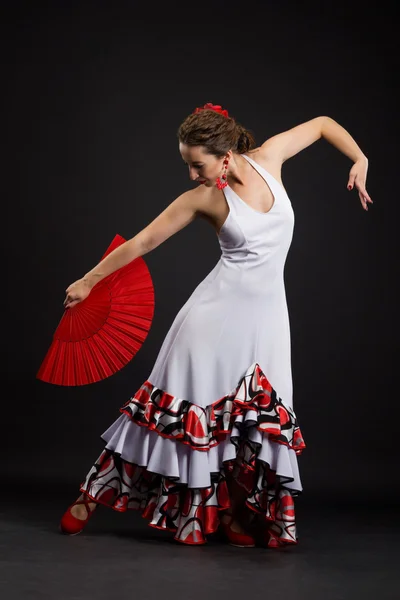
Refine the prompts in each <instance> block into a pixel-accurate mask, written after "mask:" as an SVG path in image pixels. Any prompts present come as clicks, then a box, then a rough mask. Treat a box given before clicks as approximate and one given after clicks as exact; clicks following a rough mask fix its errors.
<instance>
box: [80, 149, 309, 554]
mask: <svg viewBox="0 0 400 600" xmlns="http://www.w3.org/2000/svg"><path fill="white" fill-rule="evenodd" d="M242 156H244V158H245V159H246V160H247V161H248V162H249V163H250V164H251V165H252V166H253V168H254V169H256V170H257V171H258V173H259V174H260V175H261V176H262V177H263V178H264V180H265V182H266V183H267V185H268V186H269V187H270V190H271V192H272V194H273V196H274V203H273V205H272V208H271V209H270V210H269V211H268V212H266V213H262V212H259V211H256V210H255V209H253V208H251V207H250V206H249V205H248V204H247V203H246V202H244V201H243V200H242V199H241V198H240V197H239V196H238V195H237V194H236V193H235V192H234V191H233V189H232V188H230V186H229V185H228V186H227V187H225V188H224V190H223V191H224V194H225V198H226V202H227V204H228V205H229V209H230V211H229V214H228V217H227V219H226V221H225V223H224V224H223V226H222V228H221V230H220V233H219V243H220V247H221V257H220V259H219V261H218V262H217V264H216V265H215V267H214V268H213V269H212V270H211V272H210V273H209V274H208V275H207V276H206V278H205V279H204V280H203V281H202V282H201V283H200V284H199V285H198V286H197V287H196V289H195V290H194V292H193V293H192V294H191V296H190V297H189V299H188V300H187V302H186V303H185V304H184V306H183V307H182V308H181V309H180V311H179V312H178V314H177V315H176V317H175V319H174V321H173V323H172V325H171V328H170V329H169V331H168V333H167V335H166V337H165V340H164V342H163V344H162V346H161V348H160V351H159V354H158V356H157V359H156V361H155V364H154V367H153V370H152V371H151V373H150V375H149V377H148V379H147V381H146V382H144V383H143V385H142V386H141V387H140V389H139V390H138V391H137V392H136V393H135V395H134V396H133V397H132V398H131V399H130V400H129V401H128V402H126V403H125V404H124V406H123V407H122V408H121V409H120V411H121V415H120V416H119V417H118V418H117V420H116V421H115V422H114V423H113V424H112V425H111V426H110V427H109V428H108V429H107V430H106V431H105V432H104V433H103V435H102V436H101V437H102V439H103V440H104V442H105V444H106V446H105V448H104V450H103V451H102V453H101V455H100V456H99V458H98V459H97V461H96V463H95V464H94V466H93V467H92V469H91V470H90V471H89V473H88V474H87V476H86V479H85V481H84V482H83V483H82V484H81V490H82V491H83V492H85V493H86V494H87V495H88V496H90V497H91V498H93V499H95V500H96V501H97V502H99V503H102V504H105V505H108V506H111V507H112V508H114V509H115V510H119V511H125V510H127V509H131V508H132V509H140V510H141V511H142V514H143V516H145V517H146V518H148V519H149V524H150V525H152V526H153V527H158V528H161V529H168V530H173V531H175V532H176V534H175V538H176V539H177V540H179V541H181V542H184V543H188V544H202V543H204V542H205V541H206V535H207V534H209V533H212V532H214V531H215V530H216V529H217V527H218V523H219V518H218V515H219V511H220V510H222V509H224V508H227V507H228V506H229V496H228V493H227V484H226V475H227V472H228V471H230V472H231V473H232V474H233V476H234V477H235V478H236V480H237V482H238V483H239V484H240V485H241V486H242V487H244V488H245V489H246V490H247V503H246V504H247V506H248V508H250V509H252V510H253V511H254V513H256V514H258V515H259V518H261V520H263V521H264V522H265V523H266V524H267V535H268V536H269V537H268V538H267V540H268V541H267V545H269V546H271V547H276V546H280V545H284V544H287V543H292V544H296V543H297V539H298V537H297V535H296V524H295V513H294V505H293V496H296V495H298V494H300V493H301V491H302V485H301V481H300V475H299V470H298V464H297V455H299V454H300V453H301V451H302V450H303V449H304V448H305V443H304V440H303V438H302V434H301V431H300V428H299V426H298V423H297V418H296V415H295V413H294V411H293V399H292V372H291V347H290V326H289V317H288V309H287V303H286V295H285V285H284V265H285V261H286V256H287V253H288V250H289V247H290V244H291V241H292V236H293V228H294V213H293V209H292V205H291V202H290V200H289V198H288V195H287V193H286V192H285V190H284V188H283V186H282V185H281V184H280V183H279V182H278V181H277V180H276V179H275V178H274V177H273V176H272V175H271V174H270V173H268V172H267V171H266V170H265V169H264V168H263V167H261V166H260V165H259V164H258V163H257V162H255V161H254V160H253V159H252V158H250V157H249V156H247V155H245V154H243V155H242Z"/></svg>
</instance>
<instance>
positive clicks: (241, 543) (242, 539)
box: [221, 514, 256, 548]
mask: <svg viewBox="0 0 400 600" xmlns="http://www.w3.org/2000/svg"><path fill="white" fill-rule="evenodd" d="M224 517H229V521H228V522H227V523H224V522H223V521H222V520H221V527H222V530H223V532H224V533H225V535H226V537H227V538H228V540H229V543H230V544H231V546H238V547H239V548H254V547H255V545H256V541H255V539H254V537H253V536H252V535H249V534H248V533H238V532H236V531H232V529H231V525H232V522H233V521H234V517H233V515H229V514H225V515H224Z"/></svg>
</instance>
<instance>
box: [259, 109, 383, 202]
mask: <svg viewBox="0 0 400 600" xmlns="http://www.w3.org/2000/svg"><path fill="white" fill-rule="evenodd" d="M320 138H324V139H326V141H327V142H329V143H330V144H332V145H333V146H335V148H337V149H338V150H340V151H341V152H343V154H345V155H346V156H348V157H349V158H350V160H352V161H353V163H354V164H353V166H352V168H351V170H350V174H349V179H348V182H347V189H348V190H352V189H353V187H355V188H356V189H357V190H358V195H359V197H360V200H361V204H362V206H363V208H364V209H365V210H368V206H367V204H368V202H370V203H371V204H372V203H373V202H372V200H371V198H370V196H369V194H368V192H367V190H366V181H367V171H368V159H367V157H366V156H365V154H364V153H363V152H362V150H361V148H360V147H359V146H358V144H357V143H356V142H355V140H354V139H353V138H352V137H351V135H350V134H349V132H348V131H346V129H344V127H342V126H341V125H339V123H337V122H336V121H334V120H333V119H331V118H330V117H316V118H315V119H311V120H310V121H307V122H305V123H302V124H301V125H297V127H293V128H292V129H288V130H287V131H284V132H283V133H279V134H277V135H275V136H273V137H271V138H269V139H268V140H266V141H265V142H264V143H263V144H262V146H261V151H262V152H263V154H264V155H265V157H266V158H267V157H268V158H270V159H271V160H273V161H276V160H279V161H280V162H281V163H283V162H285V160H287V159H288V158H291V157H292V156H295V155H296V154H298V153H299V152H301V150H304V148H307V147H308V146H310V145H311V144H312V143H314V142H316V141H317V140H319V139H320Z"/></svg>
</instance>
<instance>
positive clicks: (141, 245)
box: [64, 188, 200, 308]
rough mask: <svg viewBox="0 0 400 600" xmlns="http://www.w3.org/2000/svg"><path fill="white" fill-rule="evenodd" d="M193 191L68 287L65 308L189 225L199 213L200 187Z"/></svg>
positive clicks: (184, 194) (172, 204)
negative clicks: (103, 280) (105, 278)
mask: <svg viewBox="0 0 400 600" xmlns="http://www.w3.org/2000/svg"><path fill="white" fill-rule="evenodd" d="M199 189H200V188H197V189H195V190H189V191H187V192H184V193H183V194H181V195H180V196H178V198H176V199H175V200H174V201H173V202H171V204H169V205H168V206H167V208H166V209H165V210H164V211H163V212H162V213H160V214H159V215H158V217H156V218H155V219H154V221H152V222H151V223H150V224H149V225H147V227H145V228H144V229H142V230H141V231H140V232H139V233H138V234H137V235H135V237H133V238H131V239H129V240H127V241H126V242H124V243H123V244H121V245H120V246H118V248H115V250H113V251H112V252H110V254H108V255H107V256H106V257H105V258H104V259H103V260H102V261H100V262H99V263H98V264H97V265H96V266H95V267H93V269H91V270H90V271H88V272H87V273H86V275H84V276H83V277H82V279H78V280H77V281H75V282H74V283H72V284H71V285H70V286H69V287H68V288H67V289H66V298H65V300H64V307H65V308H72V307H73V306H75V305H76V304H78V302H81V301H82V300H84V299H85V298H86V297H87V296H88V295H89V293H90V290H91V289H92V288H93V286H95V285H96V283H98V282H99V281H101V280H102V279H104V277H107V275H110V274H111V273H113V272H114V271H117V269H120V268H122V267H124V266H125V265H127V264H128V263H130V262H132V261H133V260H135V259H136V258H138V257H139V256H143V255H144V254H147V253H148V252H150V251H151V250H154V248H157V246H159V245H160V244H162V243H163V242H165V240H167V239H168V238H170V237H171V236H172V235H174V234H175V233H177V232H178V231H180V230H181V229H183V228H184V227H186V225H189V223H191V222H192V221H193V220H194V219H195V218H196V217H197V216H198V207H199V197H200V194H199V191H198V190H199Z"/></svg>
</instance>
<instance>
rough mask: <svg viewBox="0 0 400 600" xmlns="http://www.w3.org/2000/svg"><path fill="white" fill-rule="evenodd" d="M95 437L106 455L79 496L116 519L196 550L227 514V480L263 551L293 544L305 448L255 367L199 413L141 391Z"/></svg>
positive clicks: (164, 395)
mask: <svg viewBox="0 0 400 600" xmlns="http://www.w3.org/2000/svg"><path fill="white" fill-rule="evenodd" d="M120 412H121V413H122V414H121V415H120V416H119V417H118V419H117V420H116V421H115V422H114V423H113V424H112V425H111V427H109V428H108V429H107V430H106V431H105V432H104V433H103V435H102V436H101V437H102V439H103V441H104V442H105V444H106V445H105V448H104V450H103V451H102V452H101V454H100V456H99V458H98V459H97V461H96V462H95V464H94V465H93V467H92V468H91V470H90V471H89V473H88V474H87V476H86V478H85V480H84V482H83V483H82V484H81V488H80V489H81V491H82V492H84V493H85V494H87V495H88V496H89V497H90V498H92V499H93V500H95V501H96V502H98V503H100V504H104V505H106V506H110V507H111V508H113V509H114V510H116V511H120V512H124V511H126V510H129V509H135V510H140V511H141V513H142V516H143V517H144V518H146V519H147V520H148V521H149V525H150V526H152V527H156V528H158V529H165V530H169V531H174V532H175V539H176V540H178V541H180V542H183V543H186V544H204V543H205V542H206V536H207V535H208V534H211V533H214V532H215V531H216V530H217V529H218V525H219V514H220V511H221V510H224V509H227V508H229V507H230V499H229V494H228V487H227V476H228V474H231V475H232V476H233V477H234V479H235V481H236V482H237V483H238V484H239V485H240V486H241V487H242V488H244V490H245V491H246V502H245V503H246V506H247V507H248V508H249V509H250V510H251V511H252V514H253V515H254V516H257V518H258V519H259V520H260V521H261V524H264V525H265V531H266V536H265V537H264V539H265V540H266V545H267V546H269V547H278V546H282V545H287V544H296V543H297V540H298V537H297V535H296V522H295V510H294V500H293V498H294V497H295V496H298V495H299V494H300V493H301V492H302V485H301V481H300V475H299V469H298V464H297V455H299V454H301V452H302V450H303V449H304V448H305V443H304V440H303V436H302V434H301V431H300V428H299V425H298V423H297V418H296V415H295V413H294V411H293V409H292V408H291V407H289V406H287V405H285V403H284V401H283V400H282V399H281V398H279V396H278V394H277V392H276V391H275V390H274V389H273V388H272V386H271V384H270V383H269V381H268V379H267V378H266V376H265V375H264V373H263V371H262V370H261V367H260V366H259V364H258V363H253V364H252V365H251V366H250V367H249V369H248V370H247V371H246V373H245V375H244V376H243V377H242V378H241V379H240V380H239V382H238V385H237V387H236V388H235V389H234V390H232V391H231V392H230V393H228V394H227V395H226V396H224V397H223V398H220V399H218V400H216V401H215V402H213V403H212V404H210V405H208V406H206V407H205V408H203V407H200V406H198V405H196V404H195V403H192V402H190V401H188V400H185V399H180V398H177V397H174V396H172V395H170V394H168V392H167V391H166V390H161V389H159V388H157V387H155V386H154V385H152V383H151V382H150V381H146V382H145V383H144V384H143V385H142V386H141V387H140V389H139V390H138V391H137V392H136V394H135V395H134V396H133V397H132V398H131V399H130V400H129V401H128V402H127V403H126V404H125V405H124V406H123V407H122V408H121V409H120Z"/></svg>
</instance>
